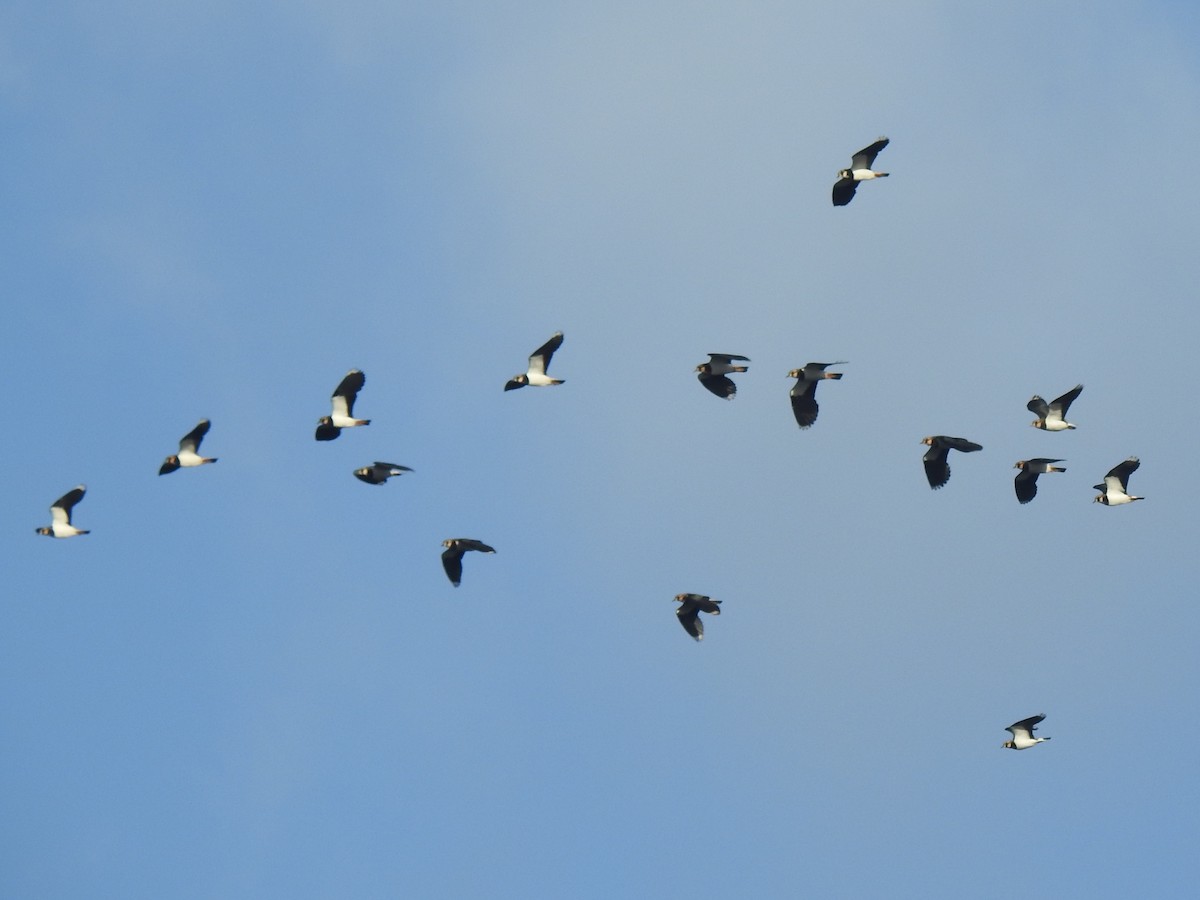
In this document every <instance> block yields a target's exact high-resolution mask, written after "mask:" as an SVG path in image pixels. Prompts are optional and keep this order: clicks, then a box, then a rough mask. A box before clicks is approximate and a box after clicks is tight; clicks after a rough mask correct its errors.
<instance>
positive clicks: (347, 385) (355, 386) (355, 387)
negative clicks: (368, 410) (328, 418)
mask: <svg viewBox="0 0 1200 900" xmlns="http://www.w3.org/2000/svg"><path fill="white" fill-rule="evenodd" d="M366 383H367V376H366V375H364V374H363V373H362V372H360V371H358V369H351V370H350V371H349V372H347V373H346V377H345V378H343V379H342V382H341V384H339V385H338V386H337V390H335V391H334V392H333V397H332V398H331V399H332V401H333V414H334V415H335V416H345V417H346V418H352V417H353V416H354V401H355V400H356V399H358V392H359V391H361V390H362V387H363V385H364V384H366ZM318 440H319V439H318Z"/></svg>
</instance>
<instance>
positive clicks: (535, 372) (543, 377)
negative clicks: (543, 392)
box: [504, 331, 563, 391]
mask: <svg viewBox="0 0 1200 900" xmlns="http://www.w3.org/2000/svg"><path fill="white" fill-rule="evenodd" d="M562 342H563V333H562V332H561V331H556V332H554V337H552V338H550V340H548V341H546V343H544V344H542V346H540V347H538V348H537V349H536V350H534V351H533V354H532V355H531V356H530V357H529V369H528V370H527V371H525V372H524V373H523V374H521V375H514V376H513V377H512V378H510V379H509V380H508V383H507V384H505V385H504V389H505V390H506V391H515V390H516V389H517V388H523V387H525V386H526V385H528V386H529V387H548V386H549V385H552V384H562V383H563V379H561V378H551V377H550V376H549V375H547V374H546V370H547V369H548V368H550V359H551V358H552V357H553V356H554V351H555V350H557V349H558V348H559V347H561V346H562Z"/></svg>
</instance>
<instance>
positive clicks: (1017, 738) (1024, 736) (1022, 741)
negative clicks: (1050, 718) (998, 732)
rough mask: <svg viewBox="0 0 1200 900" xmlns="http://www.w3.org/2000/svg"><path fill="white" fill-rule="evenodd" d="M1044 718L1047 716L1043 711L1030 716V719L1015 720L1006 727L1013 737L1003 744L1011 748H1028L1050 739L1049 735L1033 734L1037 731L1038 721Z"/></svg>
mask: <svg viewBox="0 0 1200 900" xmlns="http://www.w3.org/2000/svg"><path fill="white" fill-rule="evenodd" d="M1044 718H1046V714H1045V713H1042V714H1041V715H1038V716H1030V717H1029V718H1028V719H1022V720H1021V721H1020V722H1013V723H1012V724H1011V725H1009V726H1008V727H1007V728H1005V729H1004V730H1005V731H1007V732H1008V733H1009V734H1011V735H1012V739H1011V740H1007V741H1005V742H1004V744H1003V746H1004V747H1005V748H1007V749H1009V750H1028V749H1029V748H1030V747H1032V746H1033V745H1034V744H1040V743H1041V742H1042V741H1048V740H1050V738H1047V737H1034V736H1033V733H1034V732H1035V731H1037V726H1038V722H1040V721H1042V719H1044Z"/></svg>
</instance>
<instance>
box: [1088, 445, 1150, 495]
mask: <svg viewBox="0 0 1200 900" xmlns="http://www.w3.org/2000/svg"><path fill="white" fill-rule="evenodd" d="M1141 464H1142V462H1141V460H1139V459H1138V458H1137V457H1136V456H1131V457H1129V459H1127V460H1125V462H1123V463H1119V464H1117V465H1115V466H1113V467H1112V469H1110V470H1109V473H1108V474H1107V475H1105V476H1104V484H1094V485H1092V490H1094V491H1103V492H1104V493H1102V494H1100V496H1098V497H1096V498H1095V500H1094V501H1093V502H1094V503H1103V504H1104V505H1105V506H1122V505H1124V504H1126V503H1132V502H1133V501H1134V500H1145V499H1146V498H1145V497H1135V496H1134V495H1133V494H1131V493H1129V476H1130V475H1132V474H1133V473H1134V472H1136V471H1137V470H1138V466H1140V465H1141Z"/></svg>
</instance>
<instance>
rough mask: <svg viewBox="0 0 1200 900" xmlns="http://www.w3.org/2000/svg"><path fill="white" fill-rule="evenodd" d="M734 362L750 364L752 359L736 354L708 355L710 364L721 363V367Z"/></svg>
mask: <svg viewBox="0 0 1200 900" xmlns="http://www.w3.org/2000/svg"><path fill="white" fill-rule="evenodd" d="M734 360H737V361H738V362H750V357H748V356H738V355H737V354H736V353H710V354H708V361H709V362H710V363H720V364H721V365H725V366H727V365H729V364H730V363H731V362H733V361H734Z"/></svg>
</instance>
